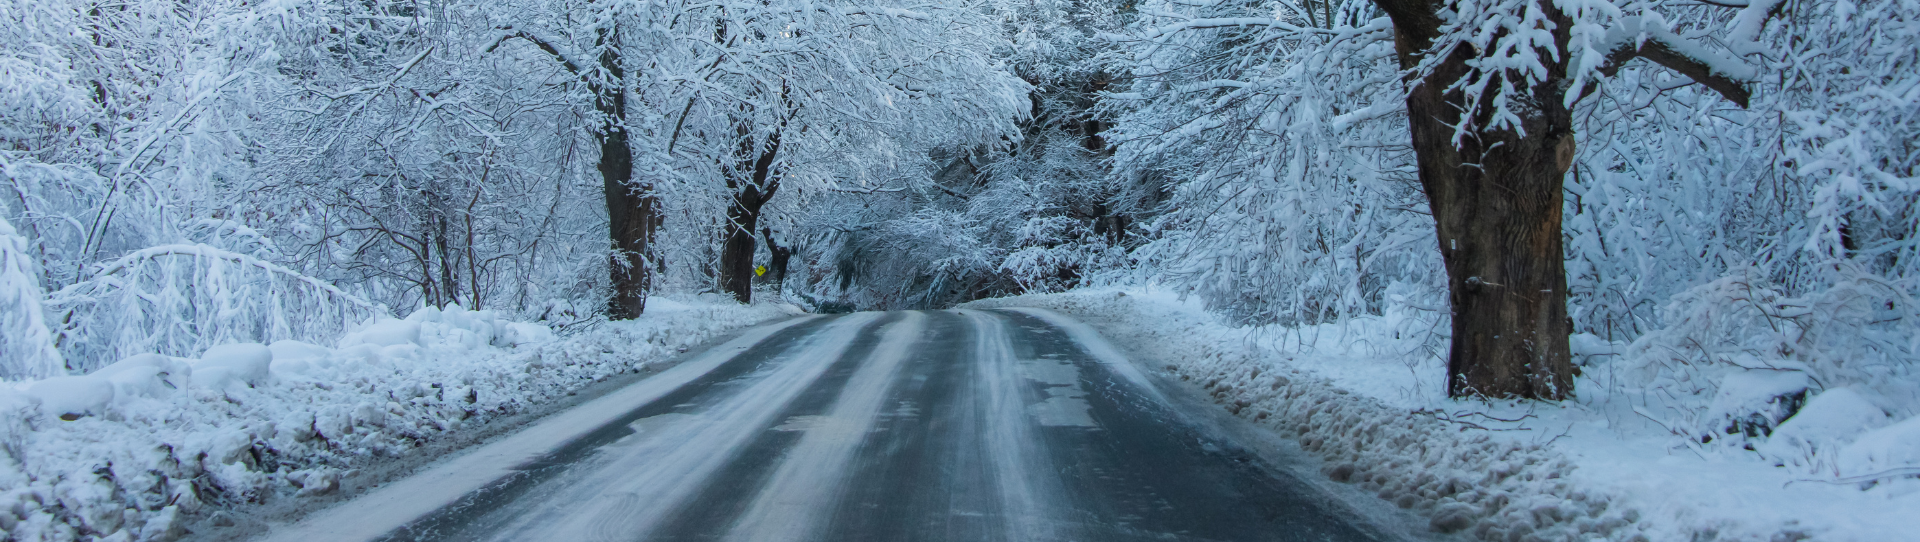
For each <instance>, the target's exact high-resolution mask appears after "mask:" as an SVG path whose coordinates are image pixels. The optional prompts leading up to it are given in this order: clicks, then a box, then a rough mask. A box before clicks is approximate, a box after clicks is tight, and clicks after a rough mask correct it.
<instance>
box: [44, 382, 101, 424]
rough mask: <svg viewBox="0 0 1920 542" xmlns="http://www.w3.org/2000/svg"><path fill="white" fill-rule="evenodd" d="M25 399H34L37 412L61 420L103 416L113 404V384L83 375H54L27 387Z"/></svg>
mask: <svg viewBox="0 0 1920 542" xmlns="http://www.w3.org/2000/svg"><path fill="white" fill-rule="evenodd" d="M27 396H28V397H32V398H34V399H38V400H39V403H40V411H41V412H45V413H47V414H51V415H54V416H59V417H60V419H63V420H75V419H79V418H80V417H81V416H87V415H96V414H104V413H106V412H107V405H109V404H112V403H113V382H111V381H108V380H107V379H105V378H101V377H97V376H93V375H86V376H56V377H53V378H49V379H46V380H41V381H39V382H35V383H33V385H32V386H28V387H27Z"/></svg>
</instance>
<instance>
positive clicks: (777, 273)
mask: <svg viewBox="0 0 1920 542" xmlns="http://www.w3.org/2000/svg"><path fill="white" fill-rule="evenodd" d="M760 233H761V237H765V238H766V240H767V253H768V254H769V255H770V257H769V261H768V262H767V275H768V277H767V282H771V283H773V291H775V292H779V291H782V289H783V288H785V287H786V285H787V262H789V261H791V260H793V247H792V246H790V245H782V244H780V243H779V241H778V239H777V238H775V237H774V236H773V228H763V229H761V230H760Z"/></svg>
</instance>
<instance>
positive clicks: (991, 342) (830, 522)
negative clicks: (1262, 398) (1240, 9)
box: [266, 310, 1381, 542]
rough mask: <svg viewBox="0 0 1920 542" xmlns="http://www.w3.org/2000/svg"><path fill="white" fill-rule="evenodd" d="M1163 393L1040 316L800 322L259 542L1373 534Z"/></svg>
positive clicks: (944, 314)
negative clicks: (1194, 418)
mask: <svg viewBox="0 0 1920 542" xmlns="http://www.w3.org/2000/svg"><path fill="white" fill-rule="evenodd" d="M1161 393H1162V392H1160V391H1158V390H1156V389H1155V387H1154V385H1153V384H1152V382H1151V380H1150V379H1149V378H1148V377H1147V376H1146V375H1144V374H1142V373H1141V372H1140V370H1139V369H1138V368H1136V367H1135V366H1134V365H1133V364H1131V363H1129V362H1127V361H1126V360H1125V359H1124V358H1123V357H1122V356H1121V354H1119V353H1118V352H1116V351H1115V350H1114V349H1113V347H1112V346H1110V345H1109V344H1107V343H1106V341H1104V340H1101V339H1100V338H1099V337H1098V336H1097V335H1096V334H1095V333H1094V332H1093V330H1092V328H1089V327H1087V326H1085V325H1083V324H1079V323H1077V322H1073V321H1071V320H1070V319H1067V318H1065V317H1062V316H1059V315H1056V314H1053V313H1048V312H1045V311H1038V310H1008V311H975V310H958V311H914V312H888V313H857V314H851V315H841V316H820V317H810V318H803V319H795V320H789V321H786V322H782V323H779V324H774V325H770V326H763V327H761V328H758V329H755V330H752V331H749V332H747V333H745V334H743V335H741V336H740V337H738V338H736V339H734V340H732V341H730V342H728V343H726V344H723V345H720V346H717V347H714V348H713V349H711V350H710V351H708V352H707V353H705V354H702V355H700V356H697V357H695V358H693V359H690V360H688V361H685V362H683V363H681V364H679V365H676V366H674V367H673V368H671V369H668V370H667V371H664V372H662V373H661V374H659V375H656V376H654V377H651V378H648V379H646V380H642V381H640V382H638V383H636V384H634V385H631V386H628V387H626V388H622V389H621V390H620V391H617V392H615V393H612V394H609V395H607V396H605V397H601V398H599V399H596V400H594V401H591V402H589V403H586V404H584V405H582V406H580V407H578V408H575V409H573V410H570V411H567V412H564V413H561V414H559V415H555V416H551V417H549V418H547V419H544V420H542V421H540V422H538V423H535V424H533V425H531V426H529V427H528V428H527V429H524V430H521V431H520V432H519V433H516V434H514V435H512V436H509V437H507V438H504V439H501V440H499V441H496V442H494V443H491V444H488V445H486V446H481V447H479V448H476V449H474V450H470V451H468V452H465V453H464V454H462V455H460V456H457V457H454V458H451V459H449V460H447V461H444V462H442V463H440V464H439V465H438V466H436V467H434V468H430V469H427V470H425V471H423V472H421V473H419V474H416V475H413V476H411V477H409V478H406V479H402V480H399V481H396V482H395V483H391V484H387V485H386V486H383V487H381V488H379V489H376V490H374V491H372V492H369V493H368V494H366V495H363V496H361V497H359V498H357V499H354V500H352V501H348V502H346V503H343V504H341V505H339V506H336V507H334V508H331V509H328V510H324V511H321V512H318V513H316V514H313V515H311V516H309V517H307V518H306V519H305V520H303V521H302V522H300V523H297V524H292V525H279V526H275V528H274V530H273V531H272V532H271V533H269V534H268V535H267V537H266V538H267V539H269V540H503V541H521V540H555V541H600V540H609V541H611V540H623V541H640V540H650V541H683V540H685V541H692V540H703V541H704V540H724V541H755V542H771V541H813V540H819V541H930V542H931V541H967V542H975V541H1010V542H1025V541H1035V542H1038V541H1056V540H1057V541H1068V540H1072V541H1099V542H1121V541H1131V540H1142V541H1144V540H1173V541H1216V540H1217V541H1267V540H1274V541H1294V540H1298V541H1322V540H1333V541H1348V540H1376V539H1380V538H1381V536H1380V535H1378V534H1375V533H1376V531H1375V530H1374V529H1371V528H1369V527H1366V526H1365V525H1364V524H1362V522H1358V521H1356V520H1354V519H1352V518H1354V517H1356V516H1355V515H1354V514H1353V513H1351V512H1348V511H1345V510H1344V509H1341V508H1340V507H1339V506H1338V505H1334V504H1331V501H1330V500H1329V499H1328V498H1326V497H1325V496H1323V495H1322V494H1320V493H1319V491H1318V490H1316V489H1315V488H1313V487H1312V486H1311V485H1309V484H1307V483H1304V482H1302V481H1300V480H1298V479H1296V478H1294V477H1292V476H1290V475H1288V474H1286V473H1284V472H1281V471H1279V470H1276V469H1273V468H1271V467H1270V466H1268V465H1266V464H1264V463H1263V462H1262V461H1261V460H1258V459H1255V456H1254V455H1253V454H1250V453H1247V452H1245V451H1242V449H1241V448H1240V447H1239V446H1237V445H1235V444H1233V443H1232V442H1229V441H1227V440H1225V439H1224V438H1222V437H1219V436H1217V433H1215V432H1213V431H1209V430H1206V429H1204V428H1202V426H1201V425H1198V424H1194V423H1191V422H1189V421H1188V420H1189V419H1190V418H1189V417H1188V416H1185V415H1183V414H1182V411H1181V409H1180V408H1178V407H1174V406H1171V403H1170V402H1169V401H1168V400H1167V399H1166V397H1163V396H1162V395H1161ZM1189 408H1191V407H1189Z"/></svg>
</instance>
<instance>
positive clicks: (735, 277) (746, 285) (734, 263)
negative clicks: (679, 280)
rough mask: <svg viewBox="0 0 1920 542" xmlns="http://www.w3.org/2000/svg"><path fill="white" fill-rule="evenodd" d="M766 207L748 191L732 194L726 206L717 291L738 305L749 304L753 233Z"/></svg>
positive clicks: (751, 296) (751, 285) (753, 248)
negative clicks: (731, 202)
mask: <svg viewBox="0 0 1920 542" xmlns="http://www.w3.org/2000/svg"><path fill="white" fill-rule="evenodd" d="M765 203H766V201H765V200H762V199H761V198H760V193H759V191H757V190H753V189H751V188H749V189H746V190H742V191H740V192H739V193H737V194H735V196H734V198H733V204H732V205H728V206H727V229H726V241H725V244H723V245H721V248H720V287H721V288H725V289H726V291H727V293H730V294H733V298H734V299H738V300H740V302H741V303H752V302H753V253H754V250H755V249H756V248H757V247H756V246H755V244H754V236H755V235H754V232H755V231H756V230H757V228H758V225H759V223H760V207H761V206H762V205H764V204H765Z"/></svg>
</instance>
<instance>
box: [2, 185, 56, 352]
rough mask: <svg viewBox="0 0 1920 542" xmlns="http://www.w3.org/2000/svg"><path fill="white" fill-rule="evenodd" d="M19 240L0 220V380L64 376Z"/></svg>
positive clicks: (37, 282)
mask: <svg viewBox="0 0 1920 542" xmlns="http://www.w3.org/2000/svg"><path fill="white" fill-rule="evenodd" d="M35 267H36V265H35V262H34V261H33V256H32V254H31V253H29V252H28V251H27V240H26V239H24V238H21V237H20V235H19V234H17V233H15V232H14V230H13V225H12V224H8V223H7V219H6V217H0V380H16V379H25V378H46V377H50V376H54V375H59V374H64V373H65V371H66V362H65V361H64V360H63V359H62V358H61V357H60V351H59V350H55V349H54V347H53V334H52V333H50V332H48V330H47V321H46V312H45V310H44V309H43V308H42V307H41V297H42V296H44V295H46V290H43V289H41V288H40V277H39V273H38V272H37V271H38V270H37V269H34V268H35Z"/></svg>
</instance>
